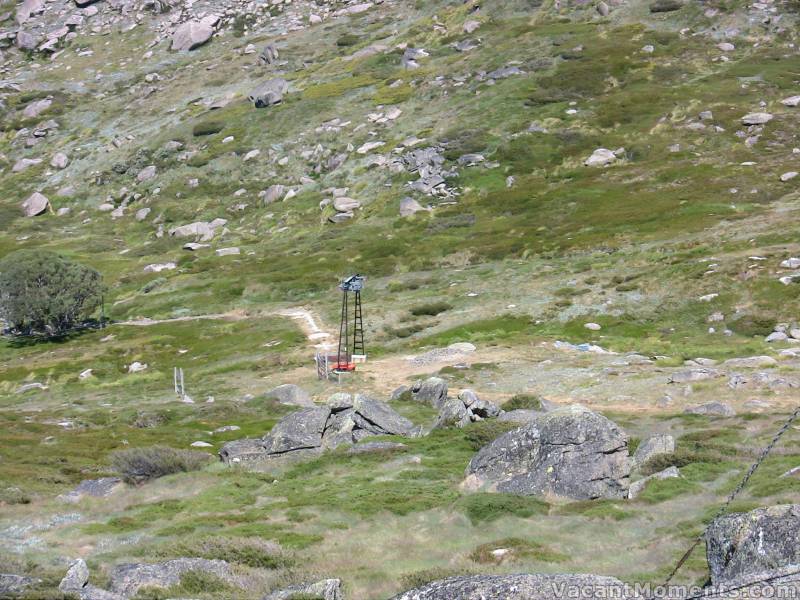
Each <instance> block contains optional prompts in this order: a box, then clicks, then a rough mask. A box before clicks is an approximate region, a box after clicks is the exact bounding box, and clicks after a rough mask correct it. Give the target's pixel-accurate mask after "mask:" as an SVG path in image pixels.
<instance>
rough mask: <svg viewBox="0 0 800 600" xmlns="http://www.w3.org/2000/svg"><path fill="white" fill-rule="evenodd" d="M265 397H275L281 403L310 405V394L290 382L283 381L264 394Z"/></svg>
mask: <svg viewBox="0 0 800 600" xmlns="http://www.w3.org/2000/svg"><path fill="white" fill-rule="evenodd" d="M264 397H265V398H270V399H275V400H277V401H278V402H280V403H281V404H289V405H291V406H312V405H313V403H312V402H311V396H309V395H308V392H306V391H305V390H304V389H303V388H301V387H299V386H296V385H294V384H292V383H285V384H283V385H279V386H278V387H276V388H274V389H272V390H270V391H268V392H267V393H266V394H264Z"/></svg>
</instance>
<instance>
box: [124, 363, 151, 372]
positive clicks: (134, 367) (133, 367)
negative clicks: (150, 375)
mask: <svg viewBox="0 0 800 600" xmlns="http://www.w3.org/2000/svg"><path fill="white" fill-rule="evenodd" d="M146 370H147V365H146V364H143V363H140V362H139V361H138V360H137V361H135V362H132V363H131V364H130V365H129V366H128V373H141V372H142V371H146Z"/></svg>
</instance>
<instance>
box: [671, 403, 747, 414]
mask: <svg viewBox="0 0 800 600" xmlns="http://www.w3.org/2000/svg"><path fill="white" fill-rule="evenodd" d="M683 412H684V413H685V414H687V415H706V416H710V417H711V416H713V417H734V416H736V411H735V410H733V408H732V407H730V406H729V405H727V404H723V403H722V402H707V403H705V404H701V405H699V406H690V407H689V408H687V409H686V410H685V411H683Z"/></svg>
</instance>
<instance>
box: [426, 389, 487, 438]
mask: <svg viewBox="0 0 800 600" xmlns="http://www.w3.org/2000/svg"><path fill="white" fill-rule="evenodd" d="M501 414H503V411H502V409H501V408H500V407H499V406H497V405H496V404H494V403H493V402H489V401H488V400H481V399H480V398H478V394H476V393H475V392H473V391H472V390H464V391H462V392H461V393H460V394H459V395H458V398H448V399H447V400H445V402H444V404H442V408H441V409H440V411H439V416H438V418H437V419H436V424H435V425H434V429H437V428H442V427H464V426H465V425H469V424H470V423H474V422H475V421H482V420H484V419H493V418H495V417H499V416H500V415H501Z"/></svg>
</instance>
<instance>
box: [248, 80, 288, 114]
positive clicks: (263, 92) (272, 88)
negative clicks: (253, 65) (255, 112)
mask: <svg viewBox="0 0 800 600" xmlns="http://www.w3.org/2000/svg"><path fill="white" fill-rule="evenodd" d="M288 90H289V82H288V81H286V80H285V79H282V78H280V77H279V78H276V79H270V80H268V81H265V82H264V83H262V84H261V85H259V86H258V87H257V88H256V89H254V90H253V91H252V92H251V93H250V102H252V103H253V105H254V106H255V107H256V108H266V107H268V106H274V105H275V104H280V103H281V102H283V95H284V94H285V93H286V92H287V91H288Z"/></svg>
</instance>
